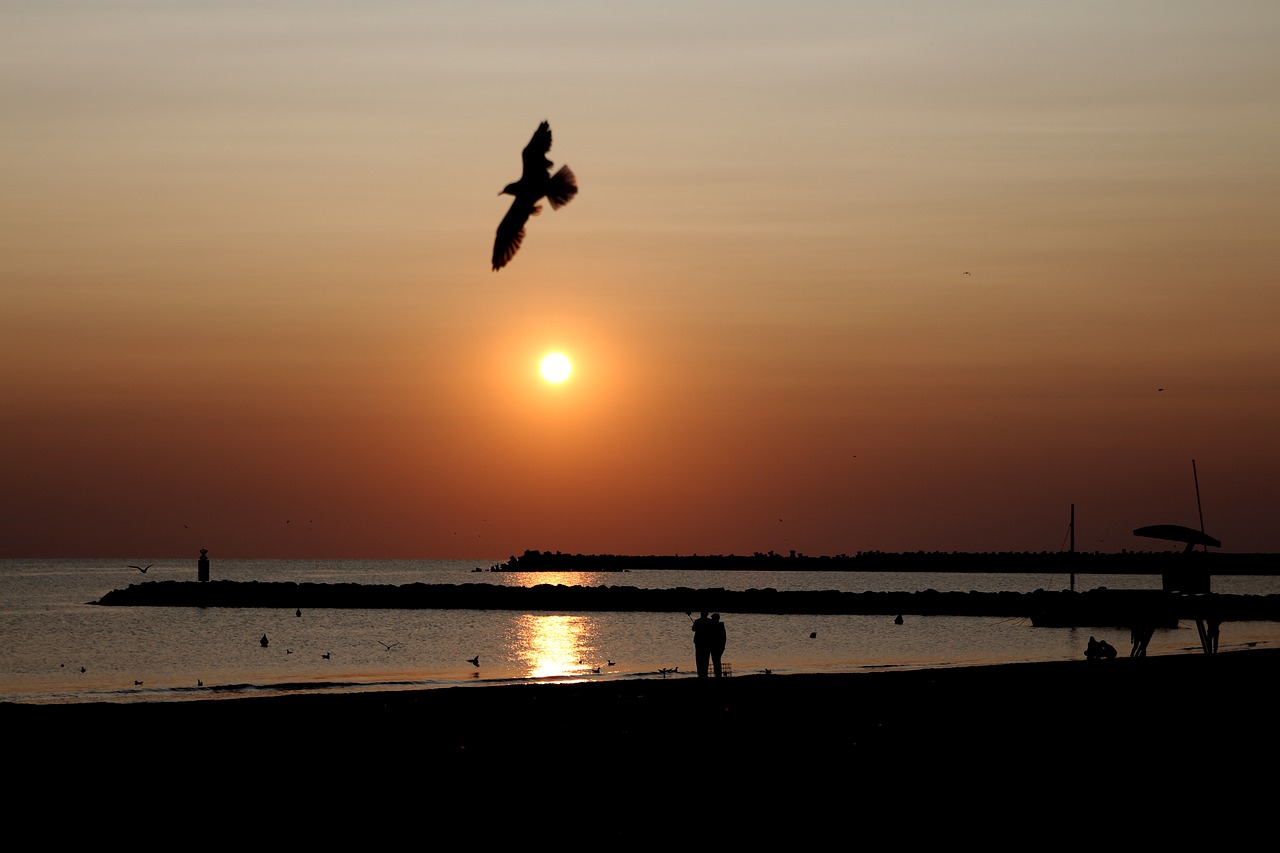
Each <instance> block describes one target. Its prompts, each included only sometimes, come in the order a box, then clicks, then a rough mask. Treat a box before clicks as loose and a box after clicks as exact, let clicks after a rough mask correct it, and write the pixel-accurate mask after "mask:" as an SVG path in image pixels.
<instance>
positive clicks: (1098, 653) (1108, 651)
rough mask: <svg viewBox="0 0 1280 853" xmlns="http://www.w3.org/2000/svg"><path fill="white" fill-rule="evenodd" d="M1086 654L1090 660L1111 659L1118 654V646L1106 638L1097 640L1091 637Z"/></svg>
mask: <svg viewBox="0 0 1280 853" xmlns="http://www.w3.org/2000/svg"><path fill="white" fill-rule="evenodd" d="M1084 656H1085V657H1086V658H1088V659H1089V660H1111V659H1113V658H1114V657H1115V656H1116V648H1115V646H1113V645H1111V644H1110V643H1108V642H1107V641H1106V640H1095V639H1094V638H1093V637H1090V638H1089V646H1088V647H1087V648H1086V649H1085V650H1084Z"/></svg>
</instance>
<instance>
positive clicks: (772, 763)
mask: <svg viewBox="0 0 1280 853" xmlns="http://www.w3.org/2000/svg"><path fill="white" fill-rule="evenodd" d="M1278 675H1280V649H1251V650H1244V651H1232V652H1224V653H1220V654H1217V655H1204V654H1200V653H1192V654H1185V655H1168V656H1154V657H1148V658H1120V659H1116V660H1111V661H1085V660H1079V661H1061V662H1051V663H1033V664H1009V665H1000V666H983V667H965V668H955V669H935V670H912V671H892V670H890V671H882V672H874V673H863V674H854V675H825V674H824V675H788V676H777V675H764V674H753V675H737V676H732V677H726V678H723V679H720V680H719V681H716V680H714V679H710V680H707V681H698V680H697V679H694V678H688V677H684V678H670V679H656V680H625V681H624V680H619V681H592V682H586V683H579V684H559V685H509V686H496V687H492V686H476V687H470V686H465V687H451V688H441V689H433V690H420V691H412V690H405V691H392V692H377V693H358V694H344V695H329V696H313V695H298V696H287V697H278V698H248V699H220V700H197V701H182V702H167V703H144V704H124V705H120V704H88V705H42V706H26V705H13V704H5V705H0V726H3V730H4V731H5V732H8V733H10V737H11V738H12V737H13V736H14V734H15V733H20V735H19V738H20V740H21V742H22V743H24V744H28V745H31V744H34V745H37V747H38V748H37V749H36V752H35V753H34V754H35V755H36V756H37V757H36V759H34V763H33V764H32V765H31V769H32V770H34V771H35V772H36V773H37V774H49V775H50V776H52V777H55V779H54V780H53V781H54V782H55V783H56V782H57V780H61V781H62V783H63V784H65V782H66V781H67V780H68V779H70V780H72V781H75V782H78V783H84V784H89V785H94V784H99V783H100V784H106V785H111V784H115V783H113V782H111V781H109V780H108V778H104V776H107V777H109V776H110V774H109V773H108V771H107V770H106V769H104V767H103V764H104V762H105V763H106V765H107V766H108V767H114V768H116V770H117V771H118V769H119V768H120V767H121V766H126V767H127V770H128V774H129V775H130V777H131V778H132V777H134V776H136V775H141V774H142V773H143V772H144V770H145V772H147V773H154V774H155V777H154V778H155V779H157V780H161V781H160V784H161V785H172V786H176V787H172V788H170V789H169V791H168V795H169V796H171V797H176V798H177V799H179V800H183V799H186V798H188V797H190V798H191V801H192V803H204V804H206V805H207V804H214V803H217V802H223V801H225V800H226V799H228V798H230V799H232V800H235V801H239V802H240V803H241V804H242V805H243V804H244V801H245V795H246V791H249V790H252V789H254V788H255V787H256V786H263V790H264V791H266V790H270V791H274V792H275V793H276V794H277V795H278V796H280V797H284V798H286V799H289V798H291V799H292V800H293V801H297V800H298V799H303V800H308V801H310V800H315V801H317V802H318V801H319V800H328V799H330V798H334V799H337V800H342V801H345V802H346V803H347V808H350V807H351V804H352V803H353V802H357V801H359V802H362V803H364V804H365V805H366V806H369V805H372V804H373V803H375V802H376V800H377V798H378V797H379V796H385V797H387V798H388V802H389V803H390V802H393V801H394V802H397V803H399V802H401V801H402V799H403V798H404V797H406V796H408V795H409V793H410V792H412V794H413V796H414V797H424V798H428V799H429V798H430V797H432V796H438V797H441V798H444V799H448V800H450V801H452V800H454V799H456V798H457V797H459V796H460V795H463V794H468V795H473V796H474V798H475V799H476V800H477V801H490V800H491V799H492V798H493V797H494V796H495V795H497V794H499V793H501V792H505V796H506V797H508V798H514V799H515V801H517V802H526V801H528V800H529V798H531V797H541V796H547V797H550V796H552V791H554V792H555V796H556V797H559V796H562V795H563V796H566V797H578V798H582V799H583V801H584V802H587V801H590V802H591V803H592V804H593V807H597V808H603V807H604V806H603V805H602V803H603V802H604V801H605V800H606V799H607V800H608V801H610V802H622V803H626V804H627V805H626V807H627V808H628V809H629V810H630V809H636V808H641V809H643V808H647V807H652V808H660V807H661V804H662V803H669V802H672V801H674V802H676V803H680V802H683V801H684V799H685V795H686V794H687V795H688V797H689V798H691V799H692V800H693V801H695V802H696V801H698V800H699V794H698V790H699V789H698V788H697V785H699V784H701V782H700V781H699V779H700V777H701V776H702V775H703V772H702V771H700V770H699V769H698V768H700V767H708V768H714V777H715V783H714V785H713V786H712V788H711V793H710V794H709V795H708V796H710V797H711V801H714V802H715V803H717V804H719V806H718V807H723V806H724V805H725V804H727V803H734V804H736V806H735V808H737V809H739V810H741V809H743V808H747V809H748V810H749V809H750V808H753V806H751V805H750V804H752V803H755V804H757V805H758V806H760V807H765V806H769V807H771V808H781V807H782V806H783V804H786V807H787V808H789V809H795V808H804V809H806V810H807V809H810V808H816V807H817V804H822V808H823V809H824V811H823V812H822V815H823V816H822V817H821V819H819V816H818V815H817V814H816V813H809V818H808V819H809V820H810V821H811V822H812V821H815V820H818V822H819V823H823V822H826V821H842V820H845V819H846V818H847V816H845V815H843V812H841V811H840V810H841V809H844V808H851V809H855V810H857V809H862V808H865V807H870V805H871V804H873V803H874V804H875V805H876V808H878V809H881V810H882V811H883V810H885V809H890V810H893V811H897V810H899V809H900V810H901V813H902V814H904V815H908V814H918V813H919V812H920V811H921V810H922V809H925V810H927V809H929V808H943V807H946V806H948V805H954V806H961V805H963V804H966V803H967V804H968V806H974V805H975V804H977V803H980V802H983V801H986V800H987V799H988V798H990V797H998V798H1000V801H1001V802H1004V803H1005V804H1006V805H1007V804H1008V803H1009V802H1010V801H1018V802H1022V803H1024V805H1025V804H1026V803H1028V802H1030V801H1036V800H1041V799H1044V800H1045V801H1046V807H1047V808H1049V809H1050V811H1053V810H1055V809H1061V808H1066V809H1069V810H1070V809H1076V808H1078V806H1077V805H1071V804H1068V803H1064V802H1061V800H1062V799H1064V798H1066V799H1075V798H1077V797H1084V798H1085V799H1086V800H1087V799H1088V798H1089V797H1090V796H1091V795H1090V794H1089V792H1090V791H1094V790H1096V791H1097V796H1098V797H1099V798H1100V799H1099V804H1100V805H1101V804H1107V806H1108V807H1109V808H1114V807H1115V806H1116V805H1117V803H1119V804H1121V805H1123V804H1124V803H1128V804H1129V805H1130V806H1134V807H1136V805H1137V804H1139V803H1152V802H1156V801H1157V800H1156V799H1155V798H1157V797H1160V798H1163V799H1162V800H1161V801H1165V800H1167V799H1168V798H1169V796H1170V788H1171V786H1172V789H1173V792H1174V794H1175V796H1174V799H1177V798H1178V797H1181V796H1183V795H1186V796H1190V797H1191V798H1192V799H1193V800H1195V801H1198V802H1199V803H1201V804H1204V803H1208V802H1213V801H1216V798H1220V797H1222V796H1224V794H1223V791H1222V790H1221V789H1220V788H1218V787H1217V783H1218V782H1220V781H1222V780H1227V781H1228V782H1230V784H1231V786H1232V787H1233V788H1234V789H1236V790H1237V791H1238V790H1239V789H1240V788H1241V787H1242V783H1243V780H1247V779H1251V778H1254V777H1256V776H1257V774H1258V773H1259V772H1264V773H1269V772H1271V768H1273V767H1274V766H1275V760H1276V758H1277V757H1278V756H1280V751H1278V748H1280V728H1278V727H1277V723H1276V719H1275V715H1274V713H1273V709H1274V707H1275V700H1274V698H1273V694H1274V688H1275V684H1276V682H1277V676H1278ZM68 768H74V770H71V771H69V770H68ZM111 772H116V771H111ZM92 780H97V782H96V783H95V782H94V781H92ZM45 781H50V780H48V779H46V780H45ZM544 786H550V787H549V788H548V787H544ZM564 786H570V789H571V790H566V789H565V787H564ZM152 787H153V789H154V785H153V786H152ZM433 790H434V791H435V794H434V795H433V794H432V793H431V792H432V791H433ZM1268 790H1269V786H1268ZM1246 793H1247V792H1246ZM606 795H607V796H606ZM442 801H443V800H442ZM841 803H844V805H840V804H841ZM805 804H807V805H805ZM495 808H496V806H495ZM831 808H835V809H837V811H836V812H835V813H830V812H828V811H826V810H829V809H831ZM1088 812H1089V808H1088V807H1084V808H1083V810H1082V814H1085V813H1088ZM681 813H682V814H684V815H685V817H686V818H687V817H688V814H687V810H686V811H685V812H681ZM806 813H808V812H806ZM748 814H750V811H748ZM1113 817H1114V813H1113ZM814 825H816V824H814ZM627 826H630V827H631V828H630V829H625V828H623V827H619V826H616V825H611V828H610V829H609V830H608V831H607V834H608V835H610V836H611V837H618V838H622V837H624V836H626V835H627V834H628V833H629V832H635V831H639V830H638V828H637V827H635V826H634V825H631V824H628V825H627ZM645 826H646V827H649V829H652V827H651V826H649V825H648V824H645ZM742 833H743V834H742V837H744V838H750V837H752V836H751V832H750V830H748V829H746V828H745V827H744V828H742Z"/></svg>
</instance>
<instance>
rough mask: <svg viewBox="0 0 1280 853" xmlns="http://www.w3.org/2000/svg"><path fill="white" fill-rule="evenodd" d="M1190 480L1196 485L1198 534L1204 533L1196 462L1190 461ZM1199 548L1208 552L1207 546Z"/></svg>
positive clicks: (1203, 545)
mask: <svg viewBox="0 0 1280 853" xmlns="http://www.w3.org/2000/svg"><path fill="white" fill-rule="evenodd" d="M1191 479H1193V480H1195V483H1196V512H1198V513H1199V514H1200V532H1201V533H1204V508H1203V507H1201V506H1200V475H1199V474H1197V473H1196V460H1194V459H1192V460H1191ZM1200 547H1201V548H1203V549H1204V550H1205V551H1208V550H1209V546H1208V545H1205V544H1203V543H1201V545H1200Z"/></svg>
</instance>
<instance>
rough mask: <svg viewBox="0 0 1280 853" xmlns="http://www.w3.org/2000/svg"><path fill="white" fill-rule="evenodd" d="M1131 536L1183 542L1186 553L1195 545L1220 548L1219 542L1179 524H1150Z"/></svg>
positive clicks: (1137, 529) (1136, 530)
mask: <svg viewBox="0 0 1280 853" xmlns="http://www.w3.org/2000/svg"><path fill="white" fill-rule="evenodd" d="M1133 535H1134V536H1145V537H1146V538H1148V539H1164V540H1167V541H1169V542H1184V543H1186V546H1187V550H1188V551H1190V550H1191V549H1192V548H1194V547H1195V546H1197V545H1203V546H1205V547H1206V548H1221V547H1222V543H1221V542H1219V541H1218V540H1217V539H1214V538H1213V537H1212V536H1210V535H1209V534H1207V533H1205V532H1204V531H1202V530H1196V529H1195V528H1194V527H1183V526H1182V525H1181V524H1150V525H1147V526H1146V527H1138V528H1136V529H1135V530H1134V531H1133Z"/></svg>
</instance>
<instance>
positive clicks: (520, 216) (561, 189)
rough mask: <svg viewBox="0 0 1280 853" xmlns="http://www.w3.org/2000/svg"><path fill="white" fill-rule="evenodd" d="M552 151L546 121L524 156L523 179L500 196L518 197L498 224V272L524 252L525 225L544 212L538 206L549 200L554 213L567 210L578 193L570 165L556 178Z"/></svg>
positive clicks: (495, 266) (495, 256) (495, 261)
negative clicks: (518, 253)
mask: <svg viewBox="0 0 1280 853" xmlns="http://www.w3.org/2000/svg"><path fill="white" fill-rule="evenodd" d="M550 150H551V125H549V124H547V122H545V121H544V122H543V123H542V124H540V125H538V129H537V130H535V131H534V132H533V138H532V139H530V140H529V144H528V145H526V146H525V147H524V151H523V152H522V153H521V155H520V161H521V163H522V164H523V171H521V173H520V180H518V181H516V182H515V183H511V184H507V185H506V186H505V187H503V188H502V192H500V193H498V195H510V196H515V200H514V201H512V202H511V207H510V208H508V210H507V215H506V216H504V217H502V221H501V222H500V223H498V234H497V237H495V238H494V241H493V269H494V272H497V271H498V270H500V269H502V268H503V267H505V266H506V265H507V264H508V263H510V262H511V259H512V258H514V257H515V256H516V252H517V251H519V250H520V243H521V242H522V241H523V240H524V226H525V223H526V222H528V221H529V217H530V216H537V215H538V214H539V213H540V212H541V211H542V206H541V205H539V204H538V202H539V201H540V200H541V199H544V198H545V199H546V200H547V202H548V203H550V205H551V209H552V210H558V209H560V208H561V207H564V206H565V205H566V204H568V203H569V202H570V201H572V200H573V197H574V196H575V195H577V194H578V179H577V178H576V177H574V174H573V172H572V170H570V169H569V167H568V166H561V167H560V169H559V171H557V172H556V173H555V174H554V175H552V174H550V172H551V165H552V163H551V161H550V160H548V159H547V152H548V151H550Z"/></svg>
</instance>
